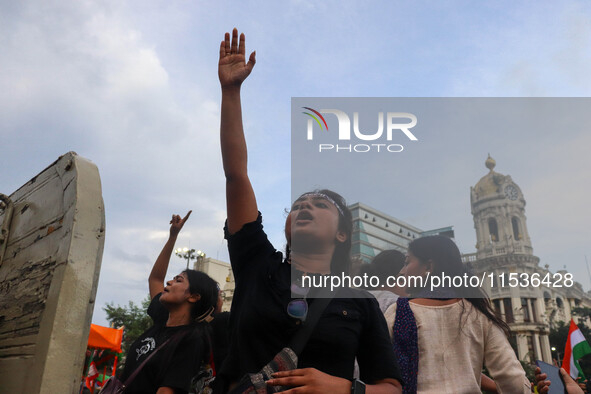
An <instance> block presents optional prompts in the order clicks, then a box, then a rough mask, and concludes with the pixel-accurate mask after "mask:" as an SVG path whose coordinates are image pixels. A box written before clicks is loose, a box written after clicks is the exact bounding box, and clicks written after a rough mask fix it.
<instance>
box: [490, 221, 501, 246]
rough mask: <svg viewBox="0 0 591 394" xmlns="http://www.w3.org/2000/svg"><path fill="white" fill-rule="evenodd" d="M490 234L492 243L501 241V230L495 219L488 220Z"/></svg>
mask: <svg viewBox="0 0 591 394" xmlns="http://www.w3.org/2000/svg"><path fill="white" fill-rule="evenodd" d="M488 232H489V234H490V240H491V241H492V242H497V241H498V240H499V228H498V226H497V221H496V220H495V219H494V218H489V219H488Z"/></svg>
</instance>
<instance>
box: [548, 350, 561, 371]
mask: <svg viewBox="0 0 591 394" xmlns="http://www.w3.org/2000/svg"><path fill="white" fill-rule="evenodd" d="M550 349H552V351H553V352H556V363H557V364H558V365H557V366H558V367H560V364H561V363H562V361H561V360H560V352H559V351H558V350H556V348H555V347H554V346H552V347H551V348H550Z"/></svg>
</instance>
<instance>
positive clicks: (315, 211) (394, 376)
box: [218, 29, 401, 394]
mask: <svg viewBox="0 0 591 394" xmlns="http://www.w3.org/2000/svg"><path fill="white" fill-rule="evenodd" d="M245 60H246V57H245V39H244V34H242V35H240V39H239V38H238V32H237V30H236V29H234V31H233V32H232V36H231V39H230V34H229V33H226V36H225V39H224V40H223V41H222V43H221V46H220V60H219V68H218V72H219V79H220V83H221V87H222V107H221V148H222V159H223V166H224V172H225V176H226V202H227V211H228V212H227V213H228V219H227V223H226V228H225V236H226V239H227V240H228V249H229V252H230V261H231V264H232V270H233V272H234V276H235V279H236V288H235V292H234V298H233V303H232V309H231V312H230V325H231V330H232V341H231V347H230V352H229V355H228V357H227V358H226V361H225V363H224V367H223V371H222V374H221V375H222V376H223V377H224V378H225V380H226V381H228V382H231V383H235V382H236V381H238V380H239V379H240V378H241V376H242V375H244V374H245V373H256V372H259V371H260V370H261V368H263V366H265V365H266V364H267V363H268V362H269V361H271V359H273V357H274V356H275V355H276V354H277V353H278V352H279V351H281V350H282V349H283V348H285V347H287V346H288V345H289V344H290V341H291V340H292V338H293V337H294V335H295V334H296V333H297V332H298V331H299V330H300V329H301V328H302V327H305V325H306V317H307V311H308V306H309V307H310V308H313V307H314V304H315V303H316V302H319V301H320V299H319V298H310V297H308V296H307V295H306V292H307V291H312V290H310V289H306V288H305V286H304V283H303V279H302V278H303V277H314V278H316V279H322V278H324V277H325V276H326V275H331V274H341V273H348V270H349V268H350V265H351V261H350V249H351V233H352V218H351V212H350V211H349V210H348V209H347V205H346V203H345V201H344V199H343V198H342V197H341V196H340V195H339V194H337V193H335V192H332V191H330V190H316V191H313V192H310V193H305V194H303V195H302V196H300V197H299V198H298V199H297V200H296V201H295V202H294V203H293V205H292V207H291V211H290V213H289V216H288V218H287V221H286V226H285V230H286V238H287V240H288V251H287V254H286V255H287V257H286V258H285V259H284V258H283V254H282V253H281V252H279V251H277V250H276V249H275V248H274V247H273V245H271V243H270V242H269V241H268V239H267V236H266V234H265V232H264V231H263V225H262V217H261V214H260V213H259V212H258V208H257V202H256V198H255V194H254V191H253V188H252V186H251V183H250V179H249V177H248V173H247V149H246V142H245V137H244V131H243V127H242V115H241V104H240V88H241V85H242V82H243V81H244V80H245V79H246V77H247V76H248V75H249V74H250V72H251V71H252V69H253V67H254V64H255V53H254V52H253V53H252V54H251V55H250V57H249V60H248V62H246V61H245ZM292 268H293V278H292V275H291V273H292ZM292 279H293V280H292ZM292 290H294V292H296V291H302V293H300V297H299V298H300V299H292ZM364 294H366V293H364ZM359 295H360V291H359V290H354V289H349V288H341V289H339V291H338V292H337V294H336V295H335V297H334V298H332V299H331V300H330V302H329V303H328V305H327V306H326V307H325V309H324V311H323V312H322V314H321V315H320V318H319V320H318V322H317V324H316V326H315V328H314V329H313V331H312V333H311V336H310V337H309V339H308V341H307V343H306V344H305V346H304V348H303V350H302V352H301V354H299V355H298V356H299V357H298V364H297V369H294V370H290V371H284V372H279V373H277V374H274V375H273V378H272V379H271V380H269V381H267V385H268V386H269V387H278V386H287V387H293V388H294V389H292V390H288V391H287V392H288V393H291V392H302V393H304V392H306V393H308V392H310V393H312V392H314V393H337V394H338V393H343V394H350V393H351V392H354V393H355V394H359V393H361V392H365V388H364V387H365V383H367V392H368V393H400V392H401V391H400V387H401V385H400V382H399V374H398V369H397V365H396V360H395V357H394V352H393V351H392V348H391V345H390V343H389V336H388V331H387V327H386V322H385V320H384V318H383V316H382V314H381V312H380V310H379V308H378V304H377V302H376V300H375V299H372V298H354V297H358V296H359ZM368 297H369V295H368ZM355 357H357V359H358V361H359V366H360V371H361V376H360V377H361V380H362V381H364V382H365V383H363V382H362V381H352V380H353V365H354V360H355Z"/></svg>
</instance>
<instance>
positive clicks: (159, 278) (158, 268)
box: [148, 211, 193, 298]
mask: <svg viewBox="0 0 591 394" xmlns="http://www.w3.org/2000/svg"><path fill="white" fill-rule="evenodd" d="M191 212H193V211H189V212H188V213H187V215H185V217H184V218H182V219H181V217H180V216H179V215H172V220H171V221H170V235H169V237H168V241H166V243H165V244H164V247H163V248H162V251H161V252H160V254H159V255H158V258H157V259H156V262H155V263H154V266H153V267H152V272H150V276H149V277H148V287H149V288H150V298H154V297H156V296H157V295H158V294H160V293H162V291H164V281H165V280H166V271H168V263H169V262H170V256H171V255H172V251H173V250H174V244H175V242H176V238H177V236H178V235H179V233H180V232H181V229H182V228H183V226H184V225H185V222H186V221H187V219H189V216H191Z"/></svg>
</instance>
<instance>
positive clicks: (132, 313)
mask: <svg viewBox="0 0 591 394" xmlns="http://www.w3.org/2000/svg"><path fill="white" fill-rule="evenodd" d="M150 301H151V300H150V296H147V297H146V298H145V299H144V300H143V301H142V304H141V306H140V305H136V304H135V303H134V302H133V301H129V303H128V304H127V305H126V306H120V305H117V306H115V305H114V304H113V303H112V302H111V303H107V305H105V307H103V310H104V311H105V312H106V313H107V320H108V321H109V322H110V323H111V324H112V325H113V326H114V327H117V328H118V327H122V326H123V327H125V329H124V331H123V343H122V344H121V349H122V360H124V359H125V357H126V356H127V352H128V350H129V347H130V346H131V344H132V343H133V341H135V340H136V339H137V338H138V337H139V336H140V335H141V334H142V333H143V332H144V331H146V330H147V329H148V328H150V326H151V325H152V319H151V318H150V317H149V316H148V314H147V310H148V306H149V305H150ZM119 367H121V369H122V368H123V362H121V363H119V366H118V368H117V370H120V368H119Z"/></svg>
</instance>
